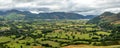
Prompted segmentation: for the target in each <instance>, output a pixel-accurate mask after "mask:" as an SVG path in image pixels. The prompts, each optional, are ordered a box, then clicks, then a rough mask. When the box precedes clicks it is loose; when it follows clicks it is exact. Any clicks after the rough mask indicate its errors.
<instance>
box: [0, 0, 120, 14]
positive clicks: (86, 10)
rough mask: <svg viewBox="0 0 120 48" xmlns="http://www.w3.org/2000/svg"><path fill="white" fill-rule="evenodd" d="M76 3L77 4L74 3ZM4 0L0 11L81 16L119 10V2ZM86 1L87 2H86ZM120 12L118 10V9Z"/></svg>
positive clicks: (116, 0) (96, 0) (118, 0)
mask: <svg viewBox="0 0 120 48" xmlns="http://www.w3.org/2000/svg"><path fill="white" fill-rule="evenodd" d="M76 1H78V2H76ZM76 1H75V0H9V1H8V2H6V1H5V0H1V1H0V10H9V9H18V10H28V11H43V12H47V11H51V12H56V11H63V12H78V13H82V14H100V13H101V12H104V11H106V10H107V9H110V10H115V8H120V0H91V1H94V2H91V1H90V0H84V1H83V0H76ZM87 1H88V2H87ZM118 10H120V9H118Z"/></svg>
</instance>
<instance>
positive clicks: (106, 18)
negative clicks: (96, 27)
mask: <svg viewBox="0 0 120 48" xmlns="http://www.w3.org/2000/svg"><path fill="white" fill-rule="evenodd" d="M105 22H108V23H114V24H120V13H117V14H114V13H111V12H104V13H103V14H101V15H99V16H97V17H95V18H93V19H91V20H89V21H88V23H92V24H100V23H105Z"/></svg>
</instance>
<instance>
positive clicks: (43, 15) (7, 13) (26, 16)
mask: <svg viewBox="0 0 120 48" xmlns="http://www.w3.org/2000/svg"><path fill="white" fill-rule="evenodd" d="M21 15H22V16H24V19H92V18H94V17H95V15H87V16H84V15H81V14H77V13H69V12H51V13H39V14H34V13H31V12H29V11H18V10H9V11H0V16H6V17H8V16H9V17H8V18H11V17H10V16H12V17H13V18H14V17H16V16H17V17H19V16H21Z"/></svg>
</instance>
